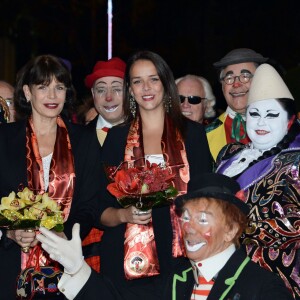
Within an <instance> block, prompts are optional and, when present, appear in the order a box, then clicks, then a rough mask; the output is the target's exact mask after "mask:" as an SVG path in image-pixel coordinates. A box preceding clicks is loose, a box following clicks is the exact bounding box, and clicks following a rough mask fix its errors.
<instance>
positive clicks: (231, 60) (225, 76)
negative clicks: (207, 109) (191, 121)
mask: <svg viewBox="0 0 300 300" xmlns="http://www.w3.org/2000/svg"><path fill="white" fill-rule="evenodd" d="M267 60H268V58H266V57H263V56H262V55H261V54H260V53H257V52H255V51H254V50H252V49H248V48H239V49H234V50H232V51H230V52H229V53H227V54H226V55H225V56H224V57H223V58H222V59H221V60H220V61H218V62H216V63H214V64H213V66H214V67H215V68H216V69H217V70H218V71H219V74H220V75H219V80H220V82H221V85H222V91H223V95H224V98H225V100H226V102H227V105H228V106H227V109H226V111H225V112H224V113H223V114H221V115H220V116H219V117H218V118H217V119H216V120H214V121H213V122H212V123H211V124H209V125H207V126H206V134H207V140H208V143H209V147H210V151H211V154H212V156H213V158H214V159H215V160H216V158H217V156H218V154H219V152H220V150H221V149H222V148H223V146H225V145H226V144H229V143H234V142H240V143H243V144H247V143H248V142H249V139H248V137H247V134H246V128H245V127H246V123H245V111H246V105H247V100H248V92H249V88H250V85H251V81H252V77H253V74H254V72H255V70H256V68H257V67H258V66H259V65H260V64H261V63H264V62H266V61H267Z"/></svg>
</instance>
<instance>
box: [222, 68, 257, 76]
mask: <svg viewBox="0 0 300 300" xmlns="http://www.w3.org/2000/svg"><path fill="white" fill-rule="evenodd" d="M244 73H249V74H252V73H251V72H250V71H249V70H247V69H242V70H241V72H240V74H244ZM232 74H233V71H228V72H226V74H225V76H227V75H232Z"/></svg>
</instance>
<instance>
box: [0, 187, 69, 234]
mask: <svg viewBox="0 0 300 300" xmlns="http://www.w3.org/2000/svg"><path fill="white" fill-rule="evenodd" d="M63 222H64V220H63V216H62V211H60V207H59V205H58V204H57V203H56V201H54V200H52V199H51V198H49V196H48V193H44V194H42V195H35V194H34V193H33V192H32V191H31V190H29V189H28V188H27V187H25V188H24V189H23V190H22V191H20V192H18V193H17V194H16V193H15V192H11V193H10V194H9V196H8V197H2V199H1V205H0V227H5V228H7V229H28V228H36V227H40V226H43V227H46V228H47V229H54V230H56V231H58V232H61V231H63V228H64V226H63Z"/></svg>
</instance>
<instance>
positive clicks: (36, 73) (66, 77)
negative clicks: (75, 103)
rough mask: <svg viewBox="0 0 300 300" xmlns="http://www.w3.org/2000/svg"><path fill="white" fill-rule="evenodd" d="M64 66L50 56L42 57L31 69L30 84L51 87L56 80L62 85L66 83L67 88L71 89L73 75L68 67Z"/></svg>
mask: <svg viewBox="0 0 300 300" xmlns="http://www.w3.org/2000/svg"><path fill="white" fill-rule="evenodd" d="M62 66H63V65H62V63H61V62H60V61H59V60H57V59H53V57H49V56H42V57H41V58H40V60H38V61H36V64H35V66H33V68H32V69H31V72H30V74H29V78H28V82H30V83H31V84H36V85H38V84H44V85H49V84H50V82H51V81H52V80H53V79H55V80H56V81H58V82H60V83H64V84H65V86H66V87H70V86H71V75H70V73H69V71H68V70H67V69H66V67H65V66H63V67H62Z"/></svg>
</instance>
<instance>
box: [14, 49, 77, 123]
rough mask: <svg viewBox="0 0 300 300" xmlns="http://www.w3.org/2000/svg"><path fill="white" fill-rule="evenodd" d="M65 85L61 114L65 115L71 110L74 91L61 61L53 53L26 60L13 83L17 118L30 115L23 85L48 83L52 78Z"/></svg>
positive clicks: (29, 107) (68, 73) (67, 72)
mask: <svg viewBox="0 0 300 300" xmlns="http://www.w3.org/2000/svg"><path fill="white" fill-rule="evenodd" d="M53 78H55V79H56V80H57V81H58V82H60V83H63V84H64V85H65V86H66V89H67V92H66V103H65V105H64V111H63V112H62V114H65V115H67V114H68V113H71V111H72V107H73V106H72V104H73V103H74V101H75V100H76V99H75V98H76V92H75V89H74V87H73V84H72V77H71V74H70V72H69V70H68V69H67V67H66V66H65V64H64V63H62V61H61V60H60V59H59V58H57V57H55V56H53V55H40V56H37V57H35V58H33V59H31V60H30V61H29V62H27V63H26V64H25V65H24V66H23V67H22V68H21V69H20V71H19V72H18V73H17V79H16V85H15V94H14V100H15V108H16V113H17V119H24V118H27V117H29V116H30V115H31V113H32V109H31V104H30V103H29V102H27V99H26V97H25V94H24V91H23V86H24V85H28V86H29V88H31V87H32V85H38V84H45V85H49V84H50V83H51V81H52V79H53Z"/></svg>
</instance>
